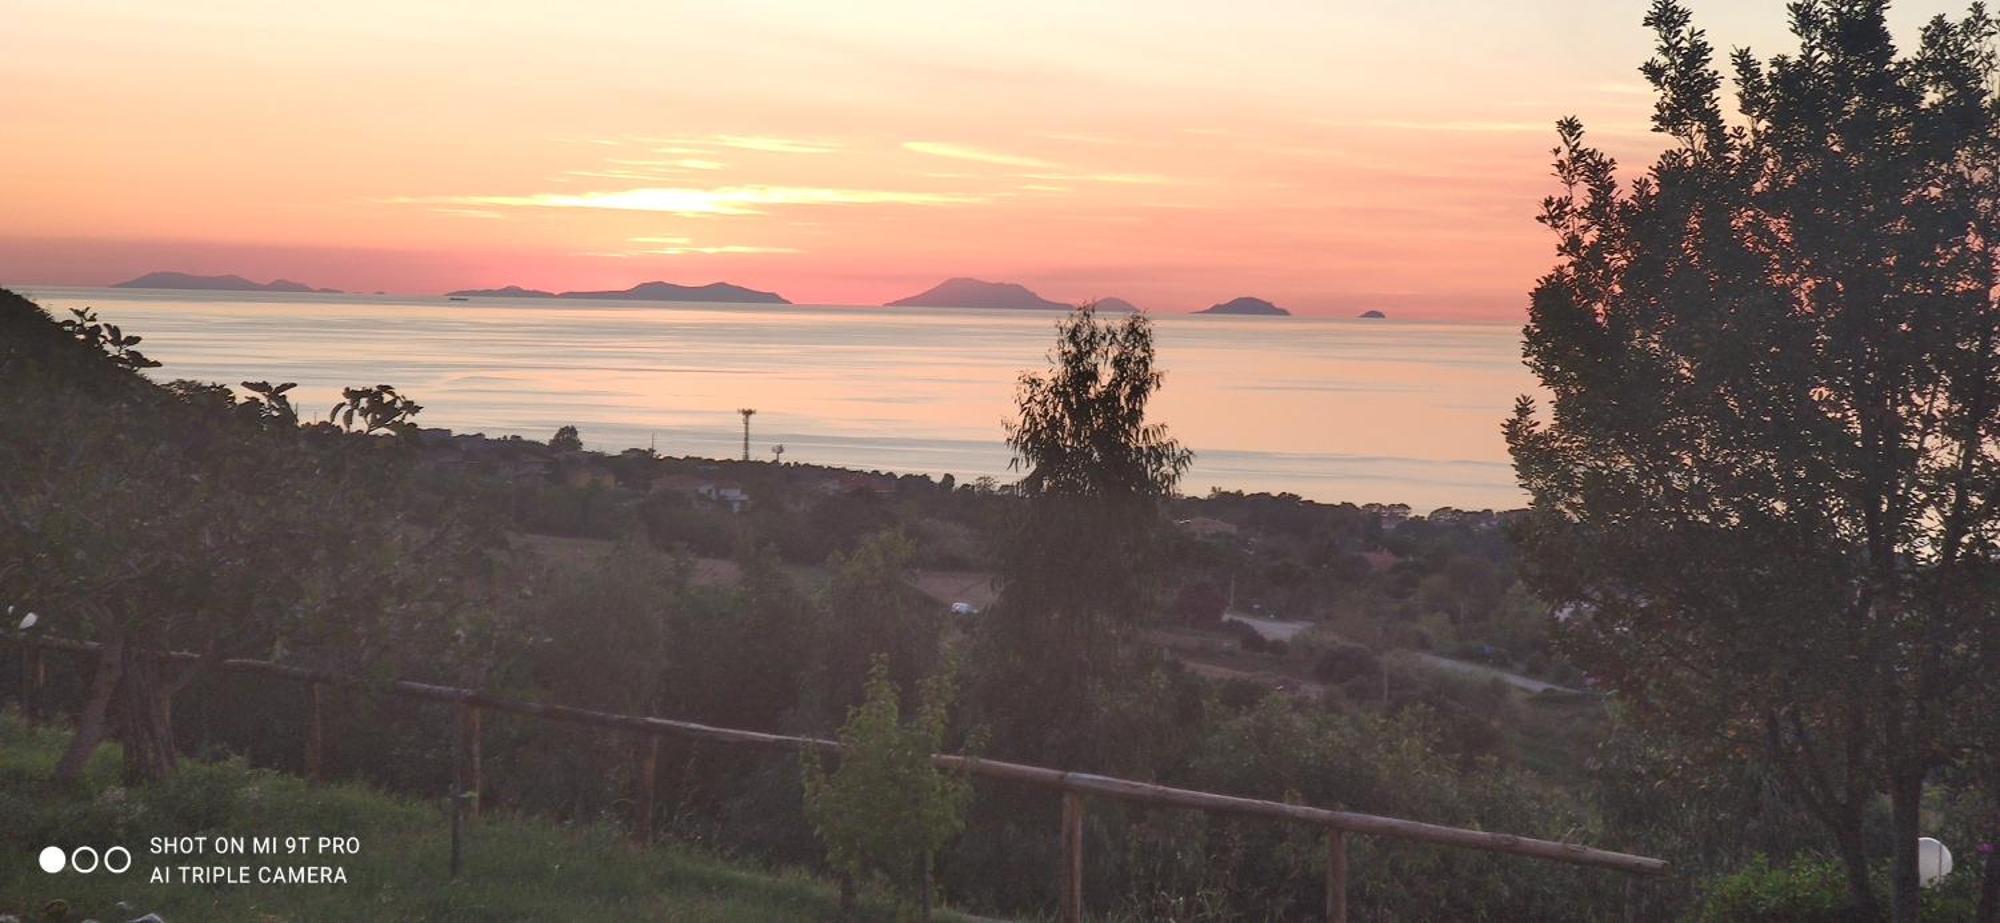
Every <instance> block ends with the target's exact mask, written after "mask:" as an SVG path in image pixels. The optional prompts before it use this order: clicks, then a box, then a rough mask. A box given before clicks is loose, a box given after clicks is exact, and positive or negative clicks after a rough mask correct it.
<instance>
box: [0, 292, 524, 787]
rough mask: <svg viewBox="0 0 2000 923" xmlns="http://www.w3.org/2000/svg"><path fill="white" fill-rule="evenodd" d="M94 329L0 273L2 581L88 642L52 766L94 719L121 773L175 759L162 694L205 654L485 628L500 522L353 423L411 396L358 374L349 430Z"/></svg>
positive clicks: (350, 645) (406, 640)
mask: <svg viewBox="0 0 2000 923" xmlns="http://www.w3.org/2000/svg"><path fill="white" fill-rule="evenodd" d="M80 320H81V319H80ZM87 328H88V324H80V325H75V326H59V325H57V324H56V323H54V322H53V321H51V320H50V319H49V318H48V317H47V316H46V315H44V314H43V313H42V312H41V310H40V309H39V308H37V307H36V306H35V305H34V304H33V303H31V302H28V301H26V300H24V299H21V298H19V297H18V296H15V295H13V294H12V293H6V292H0V381H5V382H6V387H4V388H0V598H4V599H5V600H7V602H9V603H10V604H14V603H20V604H25V605H26V606H28V607H31V608H32V609H34V610H35V611H37V612H40V613H43V615H44V617H45V618H44V621H45V622H46V624H47V625H48V626H49V628H48V630H50V631H52V632H60V633H61V634H63V635H65V636H68V637H72V638H79V639H84V640H91V641H96V642H98V643H99V645H100V647H99V649H98V652H97V662H96V667H95V670H94V672H93V673H92V676H91V678H90V683H89V688H88V691H87V693H86V695H85V697H84V704H83V707H82V709H81V710H80V713H79V716H78V720H77V728H76V731H75V733H74V734H73V735H72V737H71V741H70V744H69V746H68V748H67V750H66V752H65V754H64V756H63V758H62V760H61V761H60V763H59V765H58V767H57V776H58V778H59V779H62V780H65V781H68V780H73V779H75V778H76V777H77V774H78V773H79V772H80V771H81V770H82V768H83V766H84V764H85V762H86V761H87V760H88V758H89V757H90V755H91V754H92V753H93V752H94V751H95V750H96V748H97V747H98V745H99V744H100V743H101V742H102V741H103V740H104V739H106V738H107V737H109V736H115V737H116V738H117V739H118V740H119V742H120V743H121V744H122V745H123V746H122V749H123V752H124V757H125V764H126V770H127V775H128V776H130V777H133V778H142V779H146V778H159V777H161V776H164V775H166V774H168V773H170V772H172V771H173V769H174V768H175V766H176V763H177V755H176V752H175V741H174V737H173V724H172V712H171V708H172V703H173V696H174V694H175V692H176V691H177V690H179V689H180V688H182V687H184V686H185V685H186V684H187V683H188V682H189V681H190V680H191V679H192V678H193V677H194V676H195V675H196V673H197V672H198V671H200V670H203V669H206V668H207V667H208V666H209V665H210V664H211V663H212V661H213V660H215V659H220V658H223V657H231V656H263V657H277V658H280V659H285V660H290V661H293V662H299V661H306V662H310V663H311V664H312V665H313V666H317V667H321V668H331V669H347V670H352V669H355V668H357V667H359V666H360V665H362V664H366V665H368V666H369V667H371V668H376V669H393V668H394V667H395V666H396V662H397V660H396V658H397V657H398V655H399V654H403V653H404V652H407V651H410V650H423V651H424V652H425V653H426V654H427V655H428V656H429V658H431V659H433V660H446V661H449V660H450V655H452V654H454V653H455V652H458V651H461V650H463V649H465V648H467V647H468V646H476V645H478V644H480V643H483V641H482V638H484V637H485V635H486V631H485V628H484V626H483V622H482V619H483V616H481V615H479V614H478V613H480V612H483V611H486V610H487V609H489V608H490V606H489V603H490V602H491V599H492V596H493V595H494V594H495V593H497V592H499V590H498V587H499V585H500V582H499V581H498V580H496V579H495V577H496V576H497V574H499V573H504V572H505V568H504V567H502V566H501V565H502V563H503V562H502V561H501V560H500V558H499V556H500V555H501V554H502V553H503V552H502V551H501V550H500V549H499V548H498V547H497V543H499V542H502V541H504V539H503V538H502V537H501V535H502V533H501V531H500V530H499V529H497V528H495V527H494V526H493V525H492V523H490V522H488V521H485V520H483V519H482V518H481V514H480V511H478V510H477V509H468V508H466V507H462V506H458V505H455V504H453V503H451V502H449V501H445V500H444V499H443V498H441V497H437V496H419V495H418V494H417V493H416V492H415V490H414V488H413V482H412V480H411V478H410V477H409V473H410V471H411V468H412V466H411V465H410V464H408V459H407V458H406V457H405V456H404V455H403V453H395V452H390V453H384V452H380V451H376V449H377V448H379V447H381V446H382V445H385V444H387V443H385V441H384V440H381V439H377V438H371V437H369V436H366V435H363V434H362V433H364V432H367V431H378V432H379V431H382V430H389V431H397V430H401V429H405V428H407V417H408V415H409V414H410V413H414V412H415V409H416V408H415V405H414V404H410V403H409V402H408V401H407V400H405V399H402V398H400V397H399V396H396V395H395V394H394V392H393V389H388V388H386V387H384V388H380V389H374V390H369V389H351V391H350V393H351V394H358V395H359V400H360V404H359V405H358V406H355V407H354V412H355V419H356V423H355V424H354V426H355V428H356V430H357V432H355V433H343V432H340V431H339V430H338V428H337V427H334V426H332V425H329V424H315V425H314V426H313V427H311V428H301V427H299V426H298V425H297V419H296V414H292V413H288V412H287V411H288V410H289V403H288V401H286V400H285V399H284V396H283V391H284V390H285V389H284V388H283V387H282V386H281V387H276V388H266V389H264V390H262V391H259V390H257V389H255V388H252V389H251V390H252V392H253V393H254V394H256V395H258V397H256V398H253V399H252V400H250V401H247V402H244V403H238V402H237V401H236V400H235V398H234V397H233V396H232V394H231V393H230V391H229V389H227V388H224V387H222V386H219V385H203V384H196V383H191V382H174V383H172V384H170V385H165V386H162V385H158V384H155V383H153V382H151V381H149V380H147V379H145V378H144V377H143V376H141V375H139V374H138V371H139V370H140V369H142V368H145V367H147V365H146V364H145V363H143V362H139V361H135V359H134V354H133V353H132V352H131V351H130V349H129V346H130V344H131V343H132V342H135V341H136V338H127V337H123V336H122V334H120V333H119V332H118V331H117V330H116V328H111V327H107V328H106V329H105V331H104V334H105V335H98V336H93V335H92V334H91V333H90V332H89V331H88V329H87ZM254 384H264V383H254ZM166 649H192V650H195V651H198V652H201V653H202V654H203V655H204V657H203V659H202V660H201V661H200V662H197V663H193V664H187V663H177V662H170V661H163V660H161V659H158V658H156V657H152V656H148V652H150V651H158V650H166Z"/></svg>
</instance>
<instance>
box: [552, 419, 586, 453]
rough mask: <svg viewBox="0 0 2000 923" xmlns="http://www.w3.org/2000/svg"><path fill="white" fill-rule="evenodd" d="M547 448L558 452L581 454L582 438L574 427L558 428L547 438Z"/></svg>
mask: <svg viewBox="0 0 2000 923" xmlns="http://www.w3.org/2000/svg"><path fill="white" fill-rule="evenodd" d="M549 448H551V449H554V450H556V451H558V452H581V451H583V436H582V435H581V434H579V433H578V432H577V431H576V427H574V426H567V425H565V426H561V427H558V428H557V429H556V434H555V435H553V436H550V437H549Z"/></svg>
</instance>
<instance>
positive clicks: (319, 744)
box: [306, 683, 326, 785]
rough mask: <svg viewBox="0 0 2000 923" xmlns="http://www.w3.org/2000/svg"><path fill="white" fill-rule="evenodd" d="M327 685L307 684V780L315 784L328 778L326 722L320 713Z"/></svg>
mask: <svg viewBox="0 0 2000 923" xmlns="http://www.w3.org/2000/svg"><path fill="white" fill-rule="evenodd" d="M325 688H326V687H325V686H323V685H321V684H319V683H307V684H306V708H307V709H308V711H307V712H306V781H308V782H311V783H313V784H315V785H317V784H319V783H321V782H323V781H325V780H326V772H325V769H326V763H325V756H326V724H325V719H324V718H323V716H322V715H321V713H320V700H321V698H322V697H323V696H324V692H323V690H324V689H325Z"/></svg>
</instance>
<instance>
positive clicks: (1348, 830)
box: [0, 634, 1667, 923]
mask: <svg viewBox="0 0 2000 923" xmlns="http://www.w3.org/2000/svg"><path fill="white" fill-rule="evenodd" d="M0 641H7V642H10V643H13V644H15V645H17V646H19V647H20V648H21V651H22V658H21V666H22V701H23V702H24V704H25V705H26V707H27V708H28V709H29V711H30V713H31V714H36V713H39V712H40V711H42V710H43V709H42V702H41V686H42V684H43V682H44V677H45V669H46V668H45V666H44V664H43V663H42V651H43V650H59V651H72V652H78V653H95V652H96V651H97V650H98V645H97V644H96V643H94V642H89V641H75V640H70V639H64V638H31V637H28V636H26V635H24V634H0ZM146 656H150V657H155V658H158V659H161V660H165V661H170V662H186V663H204V664H206V665H208V666H210V667H213V668H215V669H219V670H222V671H226V672H232V673H252V674H260V675H264V676H276V677H282V678H285V679H290V680H295V681H297V682H300V683H304V684H305V685H306V688H307V695H308V699H307V708H308V709H309V713H308V725H307V733H306V760H305V762H306V767H307V774H308V775H309V776H312V777H317V776H319V775H320V773H321V766H322V752H321V748H322V746H323V742H322V730H323V729H322V717H321V699H322V692H321V690H322V689H323V688H324V687H327V686H338V687H346V688H357V689H364V690H370V691H374V692H378V693H383V694H388V695H396V696H402V697H404V698H412V699H420V700H427V701H432V702H445V703H450V704H452V705H454V706H456V709H455V711H456V717H457V725H456V728H455V733H454V735H453V736H454V738H455V745H454V747H453V760H452V766H453V785H452V787H453V794H454V795H455V796H456V798H455V802H457V801H463V802H464V804H463V811H464V812H465V813H466V814H468V815H470V816H472V817H475V818H476V817H477V816H478V811H479V800H478V795H479V791H480V786H481V785H482V783H483V779H482V772H481V766H480V738H481V734H480V715H481V713H482V711H488V710H490V711H496V712H502V713H505V714H514V715H522V716H525V717H529V718H537V719H541V720H545V721H554V722H558V723H562V724H576V725H584V726H587V727H598V728H604V729H607V730H613V731H624V732H628V733H633V734H638V735H642V744H643V745H644V746H645V747H646V750H645V751H644V752H645V756H643V757H642V766H643V767H644V768H643V771H642V777H641V779H640V790H639V793H638V801H639V803H640V805H642V806H649V805H651V804H652V803H653V791H652V789H653V775H654V772H653V770H655V769H656V760H657V758H658V740H659V738H660V737H661V736H671V737H680V738H685V739H690V740H698V741H712V742H717V743H726V744H736V745H742V746H751V747H762V748H765V749H773V750H787V751H805V750H813V751H818V752H820V753H824V754H828V755H831V754H836V753H838V752H839V750H840V744H838V743H837V742H835V741H831V740H825V739H821V738H817V737H796V736H791V735H786V734H767V733H764V732H762V731H745V730H740V729H737V728H724V727H714V726H711V725H706V724H698V723H695V722H692V721H675V720H670V719H667V718H652V717H641V716H637V715H620V714H613V713H610V712H602V711H594V710H591V709H586V708H575V707H572V706H568V705H550V704H547V703H543V702H524V701H520V700H518V699H507V698H501V697H498V696H493V695H489V694H487V693H484V692H480V691H478V690H476V689H463V688H458V687H455V686H439V685H433V684H430V683H419V682H414V681H410V680H395V681H390V682H380V681H372V680H366V679H362V678H359V677H353V676H346V675H343V674H338V673H329V672H326V671H321V670H308V669H305V668H302V667H294V666H288V665H286V664H280V663H272V662H270V661H265V660H245V659H212V658H204V657H203V656H202V655H200V654H196V653H191V652H187V651H148V652H146ZM931 760H932V762H933V763H935V764H936V765H937V766H938V767H939V768H942V769H948V770H952V771H956V772H964V773H966V774H968V775H973V776H983V777H986V778H989V779H996V780H1001V781H1008V782H1015V783H1019V784H1023V785H1030V786H1035V787H1040V788H1048V789H1054V790H1056V791H1058V792H1060V793H1062V807H1063V810H1062V830H1061V834H1060V836H1061V840H1060V842H1061V846H1062V870H1061V875H1062V887H1061V889H1060V891H1059V892H1058V893H1059V894H1060V895H1061V917H1060V918H1061V919H1062V920H1064V921H1065V923H1070V921H1079V920H1081V919H1082V914H1083V811H1084V798H1085V796H1094V797H1100V798H1111V799H1116V800H1120V801H1126V802H1130V803H1133V804H1140V805H1147V806H1152V807H1168V808H1185V809H1190V810H1197V811H1205V812H1208V813H1212V814H1226V815H1234V816H1239V817H1261V818H1267V819H1271V820H1280V821H1289V822H1293V823H1303V824H1308V825H1312V826H1315V827H1318V828H1321V829H1323V830H1325V831H1326V832H1327V860H1326V908H1325V913H1326V919H1327V920H1329V921H1335V923H1346V920H1347V879H1348V866H1347V843H1348V839H1349V835H1350V834H1361V835H1367V836H1379V837H1388V838H1392V839H1401V840H1409V841H1412V842H1418V843H1429V844H1433V845H1437V846H1446V847H1452V848H1456V849H1476V850H1483V851H1486V852H1497V853H1506V854H1509V855H1516V856H1524V857H1527V858H1531V859H1540V860H1544V861H1552V862H1566V863H1570V864H1573V865H1584V866H1591V867H1595V868H1603V869H1611V870H1614V871H1619V872H1625V873H1628V874H1631V875H1643V876H1660V875H1665V874H1666V873H1667V863H1666V862H1665V861H1664V860H1661V859H1654V858H1649V857H1646V856H1636V855H1632V854H1630V853H1622V852H1614V851H1611V850H1605V849H1597V848H1595V847H1591V846H1583V845H1580V844H1576V843H1560V842H1556V841H1553V840H1540V839H1535V838H1533V837H1524V836H1515V835H1513V834H1507V833H1494V832H1491V831H1486V830H1471V829H1467V828H1464V827H1448V826H1443V825H1439V824H1428V823H1423V822H1421V821H1413V820H1403V819H1400V818H1394V817H1382V816H1379V815H1375V814H1360V813H1355V812H1352V811H1334V810H1328V809H1326V808H1315V807H1312V806H1310V805H1302V804H1288V803H1285V802H1279V801H1265V800H1262V799H1257V798H1242V797H1237V796H1234V795H1221V794H1216V793H1214V792H1204V791H1196V790H1193V789H1185V788H1173V787H1171V786H1165V785H1155V784H1153V783H1149V782H1137V781H1133V780H1131V779H1119V778H1113V777H1110V776H1100V775H1092V774H1090V773H1083V772H1070V771H1067V770H1062V769H1050V768H1047V767H1043V766H1030V765H1025V764H1022V763H1010V762H1005V761H1002V760H990V759H984V758H981V757H972V756H963V755H959V754H951V753H940V754H936V755H934V756H933V757H931ZM458 811H459V808H458V807H457V806H455V807H454V817H457V816H458ZM648 813H650V812H648ZM640 825H641V826H640V829H641V833H642V836H644V837H645V838H647V839H649V840H650V838H651V835H652V818H651V817H650V816H648V817H645V818H643V819H642V820H641V821H640ZM454 840H456V838H454ZM453 858H454V863H453V864H454V871H455V866H456V864H457V863H456V858H457V857H456V850H454V856H453ZM1626 893H1627V896H1628V897H1627V902H1628V906H1627V908H1626V912H1627V914H1628V917H1629V914H1630V913H1631V909H1632V908H1631V907H1630V906H1629V905H1630V900H1631V898H1630V895H1631V894H1632V889H1630V888H1627V889H1626Z"/></svg>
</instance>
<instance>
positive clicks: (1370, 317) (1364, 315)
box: [1354, 311, 1389, 320]
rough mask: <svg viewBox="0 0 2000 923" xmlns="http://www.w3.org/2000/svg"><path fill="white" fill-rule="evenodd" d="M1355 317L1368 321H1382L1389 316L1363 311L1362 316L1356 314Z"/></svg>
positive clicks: (1377, 312) (1378, 312)
mask: <svg viewBox="0 0 2000 923" xmlns="http://www.w3.org/2000/svg"><path fill="white" fill-rule="evenodd" d="M1354 316H1355V317H1360V318H1364V319H1367V320H1382V319H1383V318H1386V317H1388V316H1389V315H1387V314H1384V313H1382V312H1380V311H1363V312H1361V313H1360V314H1356V315H1354Z"/></svg>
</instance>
